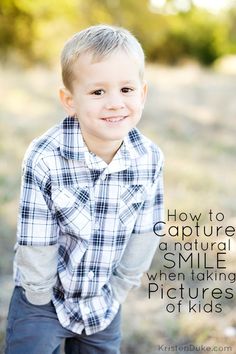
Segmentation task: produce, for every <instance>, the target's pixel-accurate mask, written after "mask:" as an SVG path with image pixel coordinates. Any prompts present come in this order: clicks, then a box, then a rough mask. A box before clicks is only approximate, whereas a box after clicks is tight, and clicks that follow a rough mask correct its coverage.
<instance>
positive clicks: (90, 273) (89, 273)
mask: <svg viewBox="0 0 236 354" xmlns="http://www.w3.org/2000/svg"><path fill="white" fill-rule="evenodd" d="M93 277H94V272H93V271H92V270H90V271H89V272H88V278H89V279H90V280H91V279H93Z"/></svg>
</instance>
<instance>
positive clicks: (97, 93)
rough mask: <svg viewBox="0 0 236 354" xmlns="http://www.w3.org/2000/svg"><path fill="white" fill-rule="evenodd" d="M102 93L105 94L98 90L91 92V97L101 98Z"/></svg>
mask: <svg viewBox="0 0 236 354" xmlns="http://www.w3.org/2000/svg"><path fill="white" fill-rule="evenodd" d="M104 93H105V91H104V90H102V89H99V90H96V91H93V92H92V95H95V96H102V95H104Z"/></svg>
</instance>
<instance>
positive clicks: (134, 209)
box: [119, 185, 146, 228]
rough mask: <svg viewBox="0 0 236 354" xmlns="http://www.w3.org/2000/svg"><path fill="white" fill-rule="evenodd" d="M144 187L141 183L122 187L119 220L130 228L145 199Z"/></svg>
mask: <svg viewBox="0 0 236 354" xmlns="http://www.w3.org/2000/svg"><path fill="white" fill-rule="evenodd" d="M145 195H146V188H145V187H144V186H143V185H130V186H128V187H126V186H125V187H123V191H122V192H121V196H120V213H119V218H120V221H121V222H122V223H123V224H124V225H125V226H127V227H128V228H131V227H133V226H134V224H135V221H136V219H137V216H138V213H139V210H140V208H141V207H142V204H143V202H144V200H145Z"/></svg>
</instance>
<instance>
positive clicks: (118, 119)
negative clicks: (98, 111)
mask: <svg viewBox="0 0 236 354" xmlns="http://www.w3.org/2000/svg"><path fill="white" fill-rule="evenodd" d="M124 118H125V117H115V118H104V120H105V121H106V122H111V123H116V122H119V121H121V120H123V119H124Z"/></svg>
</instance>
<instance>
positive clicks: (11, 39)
mask: <svg viewBox="0 0 236 354" xmlns="http://www.w3.org/2000/svg"><path fill="white" fill-rule="evenodd" d="M190 3H191V2H190ZM167 4H168V6H169V5H171V4H172V6H173V4H174V1H173V0H171V1H169V2H167ZM235 20H236V9H235V8H232V9H231V10H229V12H228V15H222V16H215V15H212V14H210V13H208V12H206V11H204V10H200V9H197V8H195V7H193V6H190V7H189V11H188V12H176V14H175V15H173V14H172V15H170V14H169V15H164V14H160V13H157V12H155V11H153V9H152V8H151V7H150V3H149V1H148V0H142V1H136V0H126V1H125V0H106V1H101V0H87V1H82V0H70V1H66V0H51V1H47V0H39V1H31V0H1V4H0V53H1V58H2V59H5V60H6V59H7V58H8V57H9V56H20V57H24V58H25V60H27V62H29V63H31V62H37V61H39V62H44V63H50V62H55V57H56V58H58V57H59V52H60V50H61V48H62V46H63V43H64V41H65V40H66V39H67V38H68V37H69V36H71V35H72V34H73V33H74V32H76V31H78V30H80V29H81V28H84V27H86V26H89V25H93V24H97V23H109V24H116V25H120V26H124V27H127V28H128V29H130V30H131V31H132V32H133V33H134V34H135V35H136V36H137V37H138V38H139V40H140V41H141V43H142V44H143V47H144V49H145V52H146V55H147V59H149V60H150V61H156V60H161V61H164V62H168V63H176V62H178V61H179V60H181V59H182V58H183V57H192V58H195V59H197V60H199V61H200V62H201V63H203V64H207V65H208V64H211V63H212V62H213V61H214V60H215V59H217V58H218V57H219V56H221V55H222V54H227V53H234V52H236V27H235V23H236V21H235Z"/></svg>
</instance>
